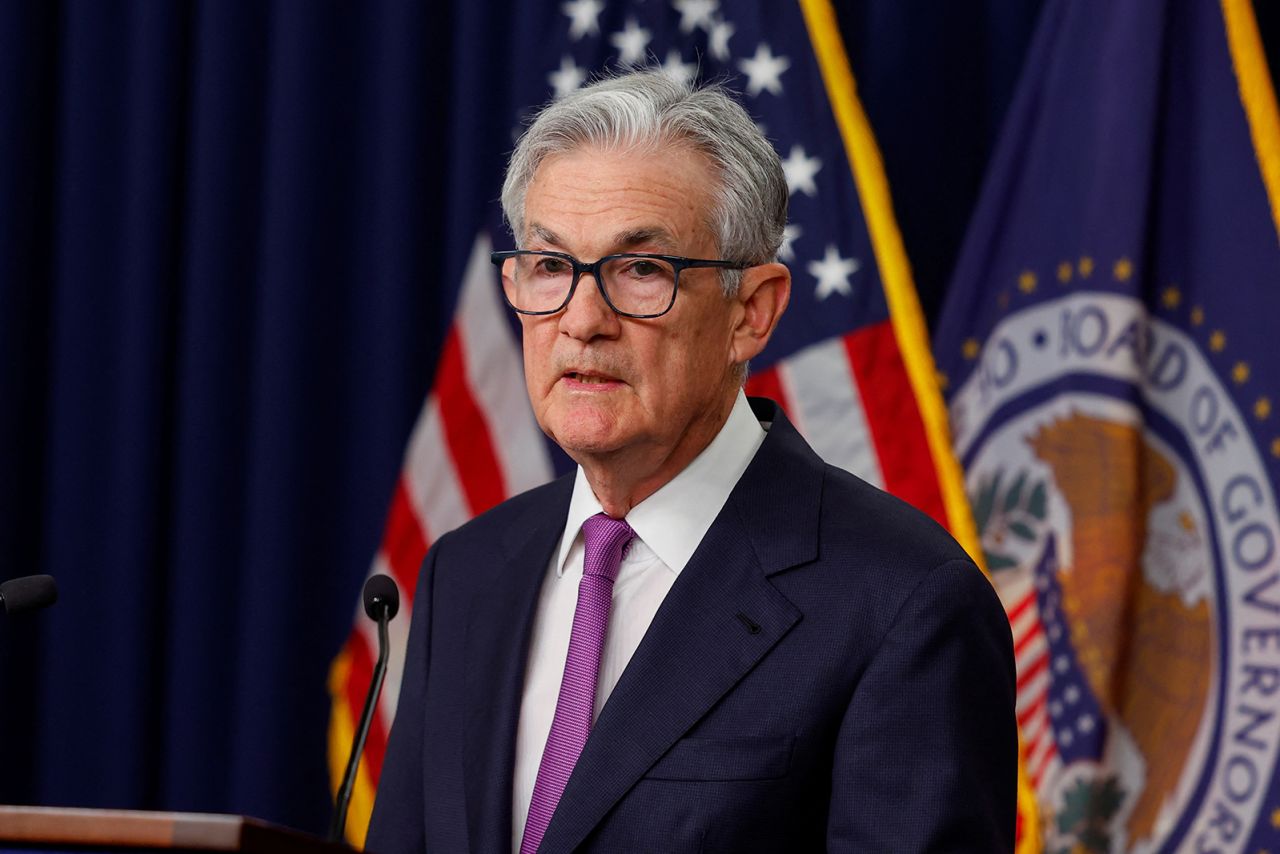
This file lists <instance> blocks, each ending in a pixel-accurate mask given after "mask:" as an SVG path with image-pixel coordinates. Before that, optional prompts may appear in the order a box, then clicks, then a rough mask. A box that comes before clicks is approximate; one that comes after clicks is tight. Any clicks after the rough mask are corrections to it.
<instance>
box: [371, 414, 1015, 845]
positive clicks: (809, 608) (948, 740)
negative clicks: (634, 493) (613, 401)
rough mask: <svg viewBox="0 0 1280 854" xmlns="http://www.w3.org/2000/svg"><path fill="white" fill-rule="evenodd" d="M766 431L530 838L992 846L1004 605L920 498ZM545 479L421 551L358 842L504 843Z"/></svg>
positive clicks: (1000, 839) (1007, 805)
mask: <svg viewBox="0 0 1280 854" xmlns="http://www.w3.org/2000/svg"><path fill="white" fill-rule="evenodd" d="M752 405H753V407H754V408H756V411H757V415H758V417H760V418H761V420H763V421H772V422H773V424H772V428H771V429H770V431H769V434H768V436H767V438H766V439H765V441H764V443H763V444H762V445H761V447H760V450H759V451H758V452H757V453H756V456H755V458H754V459H753V460H752V462H751V464H750V466H749V467H748V468H747V470H746V472H745V473H744V474H743V476H742V478H741V480H740V481H739V482H738V484H737V486H736V487H735V488H734V490H733V492H732V494H731V495H730V497H729V500H728V502H727V503H726V505H725V507H724V509H723V510H722V511H721V513H720V515H719V517H718V518H717V519H716V521H715V523H714V524H713V525H712V526H711V528H710V530H709V531H708V532H707V535H706V537H705V538H704V539H703V541H702V543H701V545H700V546H699V547H698V549H697V551H696V552H695V554H694V555H693V557H692V558H691V559H690V561H689V563H688V565H687V566H686V567H685V568H684V570H683V571H682V572H681V573H680V575H679V577H678V578H677V580H676V583H675V585H674V586H673V587H672V589H671V592H670V593H669V594H668V595H667V598H666V599H665V600H664V601H663V603H662V605H661V607H660V608H659V609H658V612H657V614H656V616H655V617H654V619H653V623H652V624H651V625H650V627H649V630H648V633H647V634H646V635H645V636H644V639H643V640H642V641H641V643H640V646H639V648H638V649H637V650H636V652H635V655H634V657H633V658H632V659H631V662H630V664H629V665H628V666H627V668H626V670H625V671H624V672H623V674H622V677H621V679H620V680H619V682H618V684H617V687H616V688H615V689H614V691H613V693H612V694H611V695H610V696H609V699H608V702H606V703H605V705H604V708H603V709H602V710H601V712H600V716H599V718H598V720H597V722H596V724H595V728H594V729H593V730H592V732H591V736H590V738H589V739H588V741H587V745H586V747H585V748H584V749H583V752H582V755H581V757H580V758H579V760H578V763H577V765H576V766H575V768H574V771H573V775H572V777H571V778H570V780H569V783H568V786H567V788H566V789H565V792H564V796H563V797H562V799H561V800H560V803H559V806H558V808H557V810H556V813H555V815H554V817H553V818H552V820H551V825H550V827H548V829H547V833H546V836H545V838H544V839H543V844H542V847H541V849H540V850H541V851H544V852H568V851H607V852H621V851H662V852H684V851H689V852H696V851H704V852H705V851H726V852H729V851H732V852H745V851H787V852H791V851H821V850H824V849H825V850H828V851H861V852H876V854H883V852H895V854H896V853H897V852H917V851H948V852H960V851H964V852H980V853H981V854H991V853H992V852H999V851H1012V850H1013V835H1014V822H1015V817H1014V816H1015V799H1016V794H1015V792H1016V785H1015V784H1016V774H1017V733H1016V726H1015V721H1014V666H1013V651H1012V643H1011V638H1010V631H1009V625H1008V622H1007V620H1006V618H1005V616H1004V612H1003V610H1002V608H1001V607H1000V604H999V601H998V600H997V598H996V596H995V593H994V591H993V590H992V589H991V586H990V584H989V583H988V582H987V580H986V579H985V578H984V577H983V576H982V574H981V573H980V572H979V571H978V569H977V568H976V567H975V566H974V565H973V563H971V562H970V561H969V559H968V558H967V557H966V556H965V554H964V552H963V551H962V550H961V549H960V548H959V546H957V545H956V543H955V542H954V541H953V540H952V539H951V537H950V536H949V535H948V534H947V533H946V532H945V531H944V530H943V529H942V528H941V527H939V526H938V525H936V524H934V523H933V522H932V521H930V520H929V519H927V518H926V517H925V516H924V515H922V514H921V513H919V512H917V511H916V510H914V509H912V508H911V507H909V506H907V505H906V504H904V503H903V502H901V501H898V500H897V499H894V498H892V497H890V496H888V495H886V494H885V493H883V492H881V491H880V490H878V489H875V488H874V487H872V486H869V485H868V484H866V483H864V482H863V481H861V480H859V479H858V478H856V477H854V476H852V475H850V474H848V473H846V472H844V471H841V470H839V469H836V468H832V467H830V466H827V465H825V464H824V463H823V462H822V461H821V459H819V458H818V456H817V455H816V454H815V453H814V452H813V451H812V450H811V449H810V448H809V446H808V445H807V444H806V443H805V442H804V440H803V439H802V438H801V437H800V435H799V434H798V433H797V432H796V431H795V429H794V428H793V427H792V426H791V424H790V423H789V422H788V421H787V420H786V417H785V416H784V415H783V414H782V413H781V411H780V410H777V409H776V407H774V405H773V404H772V403H769V402H768V401H760V400H755V401H752ZM571 492H572V478H571V477H564V478H561V479H560V480H557V481H555V482H554V483H551V484H548V485H547V486H544V487H540V488H538V489H534V490H532V491H530V492H527V493H524V494H523V495H520V496H517V497H515V498H513V499H511V500H510V501H507V502H505V503H503V504H502V505H500V506H498V507H496V508H494V509H493V510H491V511H490V512H488V513H486V514H484V515H482V516H480V517H478V518H476V519H474V520H473V521H471V522H470V523H468V524H467V525H464V526H463V527H461V528H459V529H458V530H456V531H454V532H453V533H450V534H448V535H446V536H444V537H441V538H440V539H439V540H438V541H437V543H436V544H435V546H434V547H433V548H432V550H431V553H430V554H429V555H428V556H427V559H426V561H425V563H424V565H423V569H422V574H421V577H420V579H419V581H418V592H417V596H416V598H415V600H414V613H413V626H412V629H411V633H410V637H409V652H408V658H407V660H406V662H405V672H404V682H403V686H402V689H401V694H400V702H399V707H398V711H397V714H396V720H395V726H394V727H393V729H392V733H391V739H390V743H389V746H388V750H387V757H386V761H385V764H384V766H383V771H382V778H381V782H380V785H379V791H378V797H377V802H376V805H375V808H374V813H373V821H372V824H371V825H370V830H369V836H368V840H367V845H368V848H369V849H370V850H371V851H375V852H382V854H399V852H420V851H424V850H426V851H432V852H446V853H447V854H452V853H453V852H464V851H472V852H487V854H498V852H510V850H511V787H512V768H513V762H514V755H515V734H516V721H517V716H518V714H519V709H520V699H521V692H522V687H523V684H524V670H525V661H526V657H527V651H528V641H529V635H530V627H531V625H532V621H533V615H534V608H535V604H536V602H537V599H538V592H539V588H540V586H541V584H542V580H543V578H544V577H545V575H546V572H547V566H548V563H549V561H550V559H551V553H552V550H553V549H554V548H555V546H556V544H557V542H558V540H559V537H560V534H561V531H562V528H563V526H564V522H565V517H566V515H567V511H568V505H569V497H570V494H571Z"/></svg>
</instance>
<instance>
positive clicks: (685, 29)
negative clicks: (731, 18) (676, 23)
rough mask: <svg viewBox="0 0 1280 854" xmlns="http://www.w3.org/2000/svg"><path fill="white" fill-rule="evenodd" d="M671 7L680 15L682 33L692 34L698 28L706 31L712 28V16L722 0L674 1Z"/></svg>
mask: <svg viewBox="0 0 1280 854" xmlns="http://www.w3.org/2000/svg"><path fill="white" fill-rule="evenodd" d="M671 5H672V6H674V7H675V9H676V11H677V12H679V13H680V32H682V33H691V32H693V31H694V30H695V29H697V28H698V27H702V28H703V29H704V30H705V29H708V28H709V27H710V26H711V16H712V15H714V14H715V11H716V7H717V6H719V5H720V0H672V2H671Z"/></svg>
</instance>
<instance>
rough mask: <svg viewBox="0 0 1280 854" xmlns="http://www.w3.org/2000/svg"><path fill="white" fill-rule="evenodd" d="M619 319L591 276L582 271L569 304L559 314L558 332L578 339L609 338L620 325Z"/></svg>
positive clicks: (615, 332)
mask: <svg viewBox="0 0 1280 854" xmlns="http://www.w3.org/2000/svg"><path fill="white" fill-rule="evenodd" d="M619 321H620V318H619V317H618V315H616V314H614V311H613V309H611V308H609V304H608V303H607V302H605V300H604V293H603V292H602V291H601V290H600V285H599V284H598V282H597V281H596V278H595V276H593V275H591V274H590V273H583V274H582V276H581V278H579V279H578V287H577V288H576V289H575V290H574V292H573V296H572V297H571V298H570V299H569V304H568V305H566V306H565V307H564V311H562V312H561V313H560V331H561V332H563V333H565V334H566V335H568V336H569V337H570V338H576V339H578V340H580V341H590V340H591V339H592V338H597V337H605V338H613V337H615V336H616V335H617V334H618V330H619V329H620V328H621V323H620V322H619Z"/></svg>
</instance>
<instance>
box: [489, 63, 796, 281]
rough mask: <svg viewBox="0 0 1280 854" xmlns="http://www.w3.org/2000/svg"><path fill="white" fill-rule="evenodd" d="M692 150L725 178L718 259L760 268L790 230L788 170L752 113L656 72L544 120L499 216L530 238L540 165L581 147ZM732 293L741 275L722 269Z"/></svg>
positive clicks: (519, 156) (627, 78) (516, 155)
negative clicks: (528, 202)
mask: <svg viewBox="0 0 1280 854" xmlns="http://www.w3.org/2000/svg"><path fill="white" fill-rule="evenodd" d="M671 145H685V146H690V147H691V148H693V149H694V150H695V151H699V152H701V153H702V154H703V155H705V156H706V158H707V159H708V160H709V161H710V162H711V165H712V168H713V169H714V170H715V171H716V173H717V177H718V178H719V186H718V187H717V189H716V193H715V195H714V199H715V201H714V203H713V205H712V210H711V211H709V215H710V221H709V222H708V223H707V225H708V226H709V227H710V228H711V230H712V233H713V234H714V235H715V238H716V244H717V249H718V250H719V252H720V257H721V258H726V259H729V260H731V261H738V262H741V263H744V264H748V265H753V264H764V263H767V262H769V261H773V260H774V259H775V258H776V257H777V253H778V247H779V246H781V245H782V230H783V228H784V227H785V226H786V223H787V198H788V196H789V193H788V190H787V180H786V176H785V175H784V174H783V171H782V161H781V160H780V159H779V157H778V153H777V152H776V151H774V149H773V146H772V145H770V144H769V141H768V140H767V139H765V138H764V135H763V134H762V133H761V132H760V129H759V128H757V127H756V125H755V122H753V121H752V120H751V117H750V116H748V115H747V111H746V110H744V109H743V108H742V106H741V105H740V104H739V103H738V102H737V101H735V100H734V99H733V98H731V97H730V96H729V95H728V94H727V93H726V91H725V90H724V88H723V87H721V86H719V85H711V86H704V87H701V88H695V87H693V86H692V85H690V84H688V83H683V82H680V81H677V80H674V79H672V78H671V77H669V76H668V75H666V74H665V73H663V72H662V71H660V70H645V71H636V72H631V73H628V74H621V75H617V76H614V77H607V78H605V79H602V80H599V81H597V82H595V83H593V84H591V85H590V86H586V87H584V88H582V89H578V90H577V91H574V92H571V93H570V94H568V95H565V96H564V97H563V98H561V99H559V100H557V101H554V102H552V103H551V104H549V105H548V106H546V107H545V108H544V109H543V110H542V112H540V113H539V114H538V116H537V118H536V119H534V121H533V123H532V124H531V125H530V126H529V127H528V129H527V130H526V131H525V132H524V134H523V135H522V136H521V137H520V141H519V142H518V143H517V144H516V149H515V151H514V152H513V153H512V155H511V161H510V163H509V164H508V166H507V177H506V181H504V182H503V185H502V210H503V213H504V215H505V216H506V218H507V223H508V224H509V225H510V227H511V231H512V233H513V234H514V235H515V237H516V239H517V240H520V239H522V238H523V236H524V225H525V223H524V202H525V193H526V191H527V190H528V188H529V184H530V182H531V181H532V180H533V176H534V173H535V172H537V170H538V166H539V165H541V163H542V161H543V160H545V159H546V158H547V157H549V156H551V155H553V154H560V153H564V152H567V151H574V150H577V149H580V148H584V147H595V148H601V149H604V150H606V151H632V150H641V151H646V150H648V151H652V150H658V149H661V148H664V147H666V146H671ZM723 272H724V273H726V274H728V275H725V276H722V278H721V282H722V283H723V285H724V289H725V292H726V294H732V293H733V292H734V291H736V289H737V286H738V282H739V281H740V279H741V273H740V271H737V270H725V271H723Z"/></svg>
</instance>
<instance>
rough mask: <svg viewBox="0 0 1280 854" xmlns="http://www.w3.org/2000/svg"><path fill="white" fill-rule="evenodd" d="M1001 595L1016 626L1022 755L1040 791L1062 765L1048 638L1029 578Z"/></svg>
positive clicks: (1015, 658) (1013, 624)
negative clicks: (1051, 690) (1054, 718)
mask: <svg viewBox="0 0 1280 854" xmlns="http://www.w3.org/2000/svg"><path fill="white" fill-rule="evenodd" d="M1001 597H1002V599H1003V601H1004V602H1005V611H1006V613H1007V614H1008V615H1009V625H1010V626H1011V627H1012V629H1013V653H1014V660H1015V662H1016V664H1017V668H1018V702H1017V715H1018V729H1019V730H1020V731H1021V733H1022V759H1023V763H1024V767H1025V768H1026V770H1027V776H1028V777H1029V778H1030V780H1031V787H1032V788H1033V789H1036V790H1037V791H1038V790H1040V784H1041V782H1043V781H1045V780H1046V779H1050V778H1051V777H1052V775H1054V774H1056V772H1057V770H1058V769H1059V768H1061V765H1062V763H1061V761H1059V760H1058V749H1057V745H1056V744H1055V743H1054V740H1053V727H1052V726H1051V725H1050V721H1049V710H1048V702H1049V680H1050V675H1049V642H1048V640H1047V639H1046V638H1045V634H1044V626H1043V624H1042V623H1041V622H1040V608H1039V605H1038V604H1037V602H1036V588H1035V584H1033V583H1032V582H1031V581H1030V580H1023V581H1020V582H1014V583H1011V584H1010V585H1009V587H1008V588H1006V589H1004V590H1002V591H1001Z"/></svg>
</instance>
